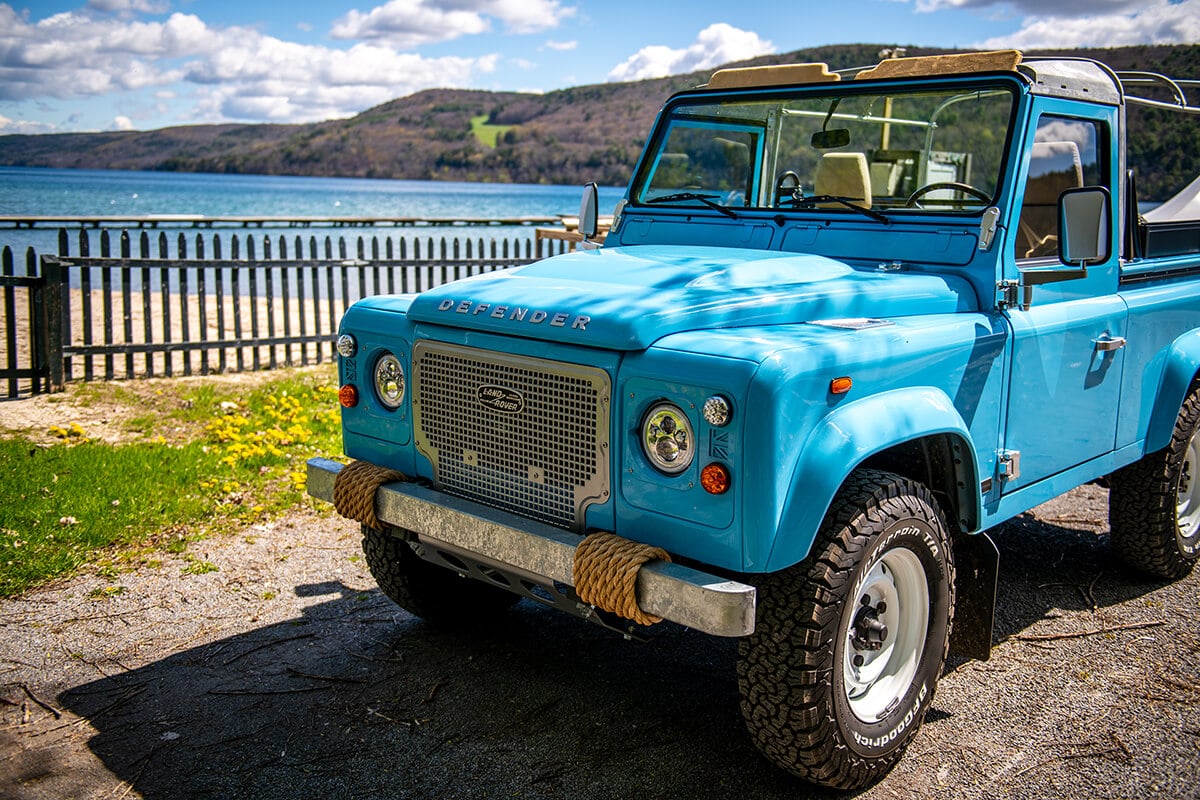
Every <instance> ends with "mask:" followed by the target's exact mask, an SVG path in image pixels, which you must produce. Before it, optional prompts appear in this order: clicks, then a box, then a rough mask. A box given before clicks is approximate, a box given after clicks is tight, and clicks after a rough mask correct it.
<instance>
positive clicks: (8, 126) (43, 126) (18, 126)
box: [0, 114, 58, 134]
mask: <svg viewBox="0 0 1200 800" xmlns="http://www.w3.org/2000/svg"><path fill="white" fill-rule="evenodd" d="M57 130H58V126H57V125H54V124H53V123H50V122H30V121H29V120H24V119H9V118H8V117H6V116H4V115H3V114H0V134H10V133H54V132H55V131H57Z"/></svg>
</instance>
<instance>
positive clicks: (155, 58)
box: [0, 0, 498, 126]
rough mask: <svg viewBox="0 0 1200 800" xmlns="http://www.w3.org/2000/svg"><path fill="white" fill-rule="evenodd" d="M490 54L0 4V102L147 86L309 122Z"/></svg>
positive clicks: (192, 103)
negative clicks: (426, 53)
mask: <svg viewBox="0 0 1200 800" xmlns="http://www.w3.org/2000/svg"><path fill="white" fill-rule="evenodd" d="M103 1H107V0H103ZM137 2H138V0H131V2H129V3H127V5H130V6H132V5H134V4H136V3H137ZM497 62H498V56H497V55H495V54H489V55H483V56H479V57H474V58H457V57H442V58H424V57H421V56H419V55H416V54H413V53H402V52H397V50H395V49H394V48H392V47H390V46H387V45H385V44H383V43H359V44H355V45H353V46H352V47H349V48H348V49H333V48H329V47H323V46H319V45H306V44H298V43H295V42H287V41H283V40H280V39H277V38H274V37H271V36H266V35H263V34H261V33H259V32H258V31H256V30H254V29H252V28H241V27H230V28H219V27H212V26H209V25H208V24H206V23H205V22H204V21H203V20H201V19H200V18H199V17H196V16H194V15H191V14H180V13H176V14H172V15H171V16H170V17H169V18H168V19H166V20H164V21H160V22H154V21H151V22H133V21H128V20H123V19H118V18H115V17H105V18H97V17H95V16H92V15H88V14H87V13H83V12H79V13H75V12H68V13H63V14H56V15H54V16H52V17H48V18H46V19H43V20H40V21H37V22H33V23H31V22H29V21H28V19H27V18H25V17H22V16H20V15H18V14H17V12H15V11H14V10H13V9H12V7H11V6H9V5H7V4H4V3H0V101H22V100H31V99H38V98H51V97H53V98H62V99H75V98H87V97H92V96H99V95H113V94H120V93H132V92H137V91H139V90H146V92H147V93H148V94H157V96H159V97H160V98H165V99H170V98H171V97H172V96H175V97H177V98H178V99H179V100H180V101H183V100H187V101H189V107H190V108H191V110H192V112H191V113H192V115H193V116H192V117H191V118H190V119H192V120H196V121H204V122H221V121H228V120H237V121H261V120H271V121H280V122H310V121H315V120H322V119H330V118H335V117H346V116H350V115H352V114H355V113H357V112H359V111H361V110H363V109H365V108H368V107H370V106H372V105H377V104H379V103H382V102H385V101H387V100H391V99H393V98H395V97H399V96H403V95H406V94H411V93H412V92H415V91H419V90H421V89H427V88H431V87H438V86H466V85H468V84H470V83H471V80H472V78H473V77H474V76H476V75H478V74H481V73H490V72H492V71H494V70H495V69H496V65H497ZM189 86H190V87H191V88H190V89H189ZM190 95H195V97H191V96H190ZM8 124H9V125H10V126H11V125H17V124H18V123H14V122H11V121H10V122H9V123H8Z"/></svg>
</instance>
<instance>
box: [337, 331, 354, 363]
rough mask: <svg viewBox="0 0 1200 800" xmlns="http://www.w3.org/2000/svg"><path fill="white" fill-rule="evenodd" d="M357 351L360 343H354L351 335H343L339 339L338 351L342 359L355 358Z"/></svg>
mask: <svg viewBox="0 0 1200 800" xmlns="http://www.w3.org/2000/svg"><path fill="white" fill-rule="evenodd" d="M357 350H358V342H356V341H354V337H353V336H351V335H350V334H348V333H343V334H342V335H341V336H339V337H338V338H337V351H338V355H339V356H341V357H342V358H353V357H354V353H355V351H357Z"/></svg>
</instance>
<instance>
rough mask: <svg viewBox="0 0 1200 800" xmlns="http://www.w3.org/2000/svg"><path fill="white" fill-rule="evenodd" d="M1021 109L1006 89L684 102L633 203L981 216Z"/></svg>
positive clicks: (674, 110) (667, 122)
mask: <svg viewBox="0 0 1200 800" xmlns="http://www.w3.org/2000/svg"><path fill="white" fill-rule="evenodd" d="M1013 107H1014V96H1013V93H1012V92H1010V91H1008V90H1005V89H997V88H990V89H973V90H970V91H963V90H962V89H954V90H945V89H943V90H941V91H919V92H918V91H908V92H904V91H897V90H889V91H888V92H887V93H886V94H879V93H862V92H855V93H851V92H849V91H847V92H846V93H844V94H831V93H828V92H825V93H823V94H820V95H816V94H809V93H806V94H805V95H804V96H802V97H774V98H771V99H760V98H755V99H744V98H743V99H736V98H722V99H713V98H711V97H690V98H684V99H682V100H681V101H677V102H676V103H675V104H674V105H673V106H672V107H671V108H670V110H669V113H668V115H667V116H666V117H665V118H664V122H663V124H662V126H661V127H660V129H659V133H658V135H657V137H656V139H655V140H654V142H653V143H652V144H651V150H652V152H651V154H650V157H649V158H648V159H646V161H645V162H644V166H643V168H642V170H641V172H640V173H639V175H638V176H637V178H636V179H635V182H634V185H633V189H632V192H631V196H630V197H631V200H632V201H633V202H634V203H642V204H656V205H670V206H675V205H679V206H689V207H691V206H709V207H711V206H714V205H716V206H720V207H721V208H722V209H740V208H771V209H780V208H783V209H797V210H806V209H813V208H820V209H833V210H841V211H845V212H846V213H854V212H855V211H859V212H861V210H862V209H874V210H875V211H876V212H886V213H888V214H890V213H891V212H893V211H895V212H899V213H906V214H907V213H921V212H923V211H926V212H928V211H936V212H937V213H946V212H952V213H953V212H960V213H979V212H980V211H982V209H983V208H985V207H986V206H988V205H989V204H990V203H991V201H992V198H994V197H995V195H996V191H997V187H998V185H999V181H1000V169H1001V165H1002V164H1003V161H1004V146H1005V142H1006V141H1007V137H1008V128H1009V123H1010V119H1011V117H1012V113H1013ZM874 216H879V215H878V214H875V215H874Z"/></svg>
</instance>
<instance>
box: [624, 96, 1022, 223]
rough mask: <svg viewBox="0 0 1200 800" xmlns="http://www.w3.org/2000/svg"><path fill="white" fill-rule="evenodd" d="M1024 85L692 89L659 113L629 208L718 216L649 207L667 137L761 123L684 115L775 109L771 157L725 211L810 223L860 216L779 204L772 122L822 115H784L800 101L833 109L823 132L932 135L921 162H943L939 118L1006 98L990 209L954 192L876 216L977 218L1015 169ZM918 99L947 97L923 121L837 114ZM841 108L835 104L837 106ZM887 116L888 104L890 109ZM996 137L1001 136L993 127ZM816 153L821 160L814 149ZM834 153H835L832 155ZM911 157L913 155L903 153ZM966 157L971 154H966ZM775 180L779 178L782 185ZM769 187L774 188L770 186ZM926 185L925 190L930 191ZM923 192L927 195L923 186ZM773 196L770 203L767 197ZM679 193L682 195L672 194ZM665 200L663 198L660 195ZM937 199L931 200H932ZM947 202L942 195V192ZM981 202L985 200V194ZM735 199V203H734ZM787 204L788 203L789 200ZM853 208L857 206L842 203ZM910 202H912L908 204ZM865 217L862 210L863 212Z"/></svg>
mask: <svg viewBox="0 0 1200 800" xmlns="http://www.w3.org/2000/svg"><path fill="white" fill-rule="evenodd" d="M1025 88H1026V85H1025V84H1024V83H1022V82H1021V80H1020V79H1019V76H1016V75H1013V74H1011V73H988V74H986V75H971V76H952V77H939V78H937V79H930V80H920V81H915V80H913V79H903V80H897V79H882V80H864V81H861V82H857V81H853V80H849V81H835V82H827V83H820V84H804V85H799V86H774V87H767V88H748V89H712V90H708V89H703V88H700V89H694V90H689V91H686V92H680V93H679V94H676V95H675V96H673V97H672V98H671V99H670V100H668V101H667V103H666V104H665V106H664V107H663V110H662V112H660V114H659V117H658V120H657V122H656V125H655V128H654V131H653V134H652V136H651V137H650V139H649V141H648V142H647V146H646V148H645V150H644V151H643V155H642V158H641V159H639V162H638V165H637V168H636V169H635V171H634V175H633V179H632V180H631V181H630V184H629V189H628V192H627V199H628V201H629V205H630V206H632V207H633V208H636V209H639V210H642V209H649V208H655V209H671V210H676V209H683V210H686V211H687V212H688V213H697V212H700V213H703V214H705V215H708V214H710V213H712V214H715V213H716V212H715V211H710V210H709V209H706V208H705V207H704V205H705V204H703V203H701V202H692V201H681V202H679V203H662V202H659V203H649V202H647V201H648V200H649V199H651V198H652V197H653V195H652V194H651V195H648V194H647V190H648V189H649V187H650V185H651V184H650V183H648V182H649V181H651V180H652V179H653V177H654V175H655V171H656V169H657V168H658V166H659V164H660V163H661V160H662V157H663V155H664V152H665V149H666V146H665V141H666V137H668V136H670V135H671V133H672V131H673V130H674V129H676V128H677V127H678V126H679V125H682V124H687V123H689V122H690V123H693V124H697V125H698V124H699V123H700V121H702V120H706V119H707V120H713V121H715V124H718V125H720V124H725V123H727V122H735V123H736V126H746V127H747V128H748V127H749V126H751V125H759V124H760V123H759V122H758V120H757V119H753V118H751V117H752V115H750V114H740V115H739V114H738V113H737V112H736V111H734V113H732V114H731V115H730V116H729V117H723V116H720V117H718V116H715V115H713V114H711V113H710V114H705V113H703V112H702V111H697V113H695V114H685V113H680V111H681V109H686V108H696V107H703V106H717V105H721V104H724V103H728V104H730V105H733V106H736V105H737V104H742V103H744V104H776V105H777V109H776V110H774V111H771V112H769V113H768V114H765V115H764V116H763V117H762V119H763V122H762V123H761V126H762V127H763V128H764V131H765V135H764V137H763V139H764V142H763V144H764V145H765V148H766V151H765V152H764V151H763V150H760V151H758V154H757V155H758V158H759V160H758V161H757V162H756V166H757V170H752V172H753V173H755V174H754V175H753V177H752V179H751V180H750V181H748V185H750V186H751V189H752V191H750V192H747V193H746V196H745V200H744V201H743V202H741V203H738V204H729V203H726V202H725V201H724V200H725V199H722V200H720V201H719V202H721V203H722V204H723V205H728V207H729V208H732V209H735V210H736V211H737V213H738V216H743V215H753V216H758V215H768V216H772V217H776V218H778V215H780V214H783V215H787V216H793V215H795V216H803V215H806V214H808V215H811V214H812V212H813V211H814V210H817V211H820V212H822V213H825V212H830V213H836V214H855V213H856V211H855V210H854V209H851V208H849V207H845V206H846V204H845V203H844V202H839V203H832V202H824V203H815V202H813V203H805V202H802V201H800V202H792V203H790V204H788V205H786V206H785V205H780V204H779V203H778V200H779V197H778V187H777V181H778V180H779V179H780V178H782V172H781V171H780V166H779V165H780V163H781V159H780V158H779V154H778V153H772V152H770V148H772V147H774V146H777V144H778V139H779V134H778V133H772V130H771V129H772V127H773V126H775V125H778V121H777V120H773V119H772V117H773V115H776V114H778V115H780V116H783V115H784V114H785V113H786V114H793V113H795V114H796V115H797V116H808V117H815V116H817V112H815V111H812V110H803V109H793V110H788V111H787V112H785V111H784V109H785V107H786V106H787V105H788V104H789V101H791V102H797V101H803V102H804V103H807V104H814V103H821V102H825V103H826V105H827V106H828V105H829V104H830V103H832V104H833V108H829V109H827V111H826V112H824V113H821V114H820V116H822V117H826V114H828V118H827V119H825V120H824V124H823V125H822V130H824V129H825V128H827V127H828V126H829V123H830V120H847V121H857V122H860V123H874V124H878V125H880V126H881V127H887V126H888V125H889V124H890V125H895V126H909V127H914V128H924V129H926V130H927V131H928V137H927V139H928V140H927V142H926V144H925V147H924V150H923V151H922V153H921V156H923V157H928V154H930V153H937V154H938V155H947V156H954V155H959V154H955V153H946V154H943V153H940V152H939V151H937V150H935V149H933V146H932V144H930V141H932V138H933V137H934V136H935V135H936V130H937V124H936V123H937V115H939V114H941V113H943V112H944V111H946V110H947V109H951V108H952V107H953V106H954V105H955V104H957V103H959V102H962V101H964V100H968V99H983V98H985V97H991V96H1002V95H1007V96H1008V97H1009V103H1008V104H1007V119H1006V127H1005V129H1004V131H1003V141H1002V142H1000V143H999V144H998V145H992V147H994V148H995V150H993V151H992V152H991V153H990V155H991V156H994V158H995V162H996V163H995V172H994V183H992V184H991V185H989V187H988V188H990V189H992V192H991V196H990V197H989V198H988V201H987V202H982V201H981V200H979V199H976V198H974V197H971V198H969V199H968V193H966V192H961V191H958V192H955V197H954V199H953V200H951V199H948V198H938V199H936V201H934V202H930V203H929V204H928V207H922V206H921V205H920V201H921V199H922V198H916V203H917V204H916V205H915V206H913V207H909V206H907V205H906V204H903V203H898V202H897V201H898V200H899V199H900V196H892V197H884V198H883V199H884V200H886V201H888V202H886V204H882V205H875V207H874V210H875V211H881V212H883V213H884V214H886V215H889V216H890V215H892V214H893V213H895V214H896V217H895V218H896V219H897V220H900V219H915V218H922V217H925V216H929V215H936V216H939V217H940V216H946V215H950V216H953V217H966V218H978V217H979V216H980V215H982V214H983V212H984V211H985V210H986V209H987V208H988V207H990V206H995V205H996V204H997V203H998V202H999V200H1000V197H1001V196H1002V194H1003V193H1004V191H1005V187H1006V185H1007V181H1008V175H1009V172H1010V170H1011V169H1012V168H1013V166H1012V161H1013V157H1012V146H1013V137H1014V135H1015V131H1016V125H1017V122H1018V118H1019V116H1020V113H1021V110H1020V109H1021V103H1022V97H1023V94H1025V92H1023V91H1022V90H1023V89H1025ZM914 95H944V96H945V97H944V98H943V100H942V102H941V103H940V104H939V105H938V106H937V108H936V110H935V111H934V113H933V114H931V115H930V117H931V119H929V120H919V119H904V118H901V117H896V116H891V117H889V116H888V115H887V114H879V115H874V116H865V115H858V114H851V113H846V112H842V113H838V111H837V105H838V103H840V102H842V101H843V100H845V99H848V98H862V97H864V96H865V97H870V98H879V99H885V98H889V97H891V98H901V97H905V96H914ZM835 100H837V101H838V102H837V103H834V102H833V101H835ZM888 106H889V108H890V103H889V104H888ZM995 110H996V111H997V112H999V111H1003V110H1004V107H1003V104H1000V105H998V106H997V108H996V109H995ZM995 131H996V132H997V133H999V132H1000V128H999V126H998V125H997V126H996V127H995ZM813 150H814V151H816V152H818V153H819V152H820V150H819V149H818V148H816V147H813ZM884 151H885V148H882V147H881V148H879V149H878V151H876V152H880V153H882V152H884ZM835 152H836V151H835ZM905 152H908V151H905ZM965 155H967V156H968V157H969V156H970V155H971V154H970V153H967V154H965ZM776 175H778V176H779V177H778V178H777V177H776ZM992 177H993V173H991V172H990V171H989V173H988V178H989V181H990V179H991V178H992ZM768 182H769V185H768ZM929 183H933V181H931V182H928V183H926V184H925V186H928V185H929ZM917 188H918V189H920V188H924V187H923V186H918V187H917ZM772 189H774V191H773V192H772V193H771V194H770V195H768V194H767V191H768V190H772ZM675 191H680V190H675ZM688 191H691V192H699V193H703V192H706V191H713V190H712V189H706V188H703V187H699V188H697V187H692V188H690V189H688ZM664 193H666V192H664V191H659V192H658V194H660V195H661V194H664ZM930 194H933V192H930ZM943 194H945V192H943ZM983 194H984V195H986V194H987V192H983ZM737 199H738V198H734V200H735V202H736V200H737ZM789 199H790V198H789ZM845 199H849V200H853V199H854V198H845ZM906 199H907V200H913V198H912V197H908V198H906ZM860 205H865V206H866V207H868V208H869V207H871V205H872V204H871V203H870V202H866V203H865V204H864V203H862V201H860ZM860 210H861V209H860Z"/></svg>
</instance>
